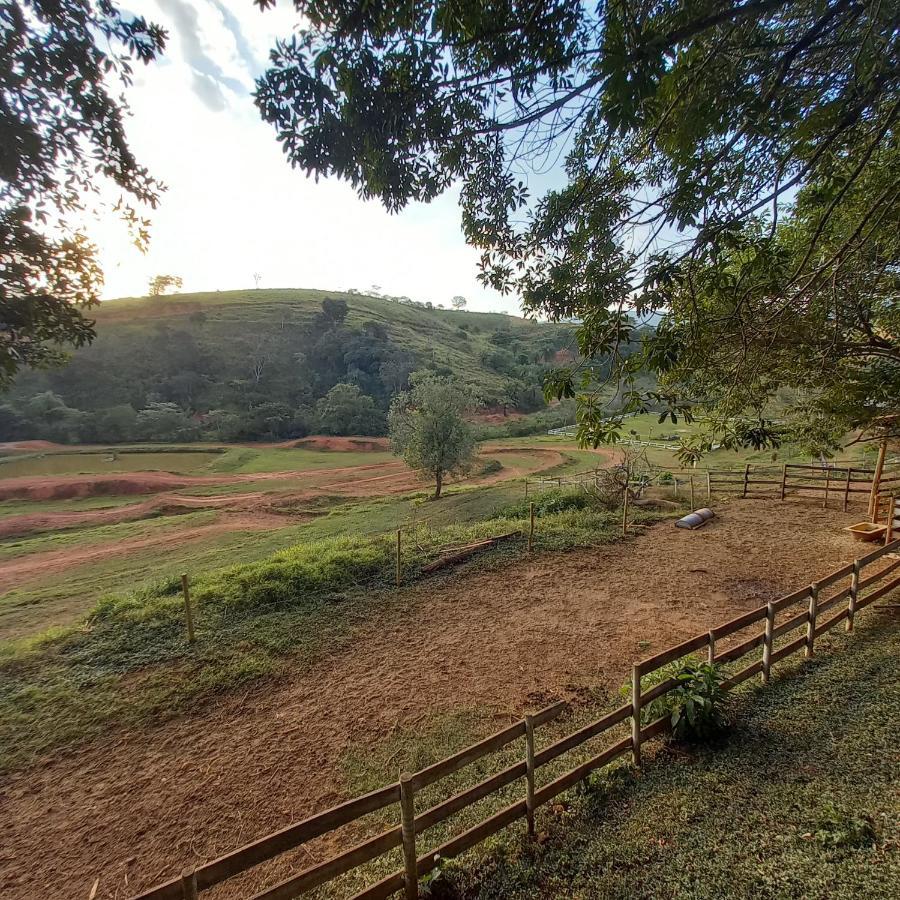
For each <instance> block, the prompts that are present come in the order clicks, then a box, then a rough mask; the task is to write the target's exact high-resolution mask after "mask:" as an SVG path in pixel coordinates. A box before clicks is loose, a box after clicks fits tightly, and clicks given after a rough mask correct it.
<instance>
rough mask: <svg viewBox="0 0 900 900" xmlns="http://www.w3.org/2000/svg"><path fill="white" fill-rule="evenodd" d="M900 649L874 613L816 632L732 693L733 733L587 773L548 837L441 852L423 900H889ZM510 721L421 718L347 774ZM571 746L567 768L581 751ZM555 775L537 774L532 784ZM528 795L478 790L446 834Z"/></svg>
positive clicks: (365, 776)
mask: <svg viewBox="0 0 900 900" xmlns="http://www.w3.org/2000/svg"><path fill="white" fill-rule="evenodd" d="M898 659H900V626H898V623H897V621H896V619H895V618H890V617H889V616H886V615H880V614H878V613H877V612H874V613H867V614H865V615H864V616H863V617H862V619H861V621H860V624H859V626H858V627H857V630H856V632H855V633H854V634H853V635H845V634H844V633H842V632H832V633H831V634H830V635H829V636H828V637H826V638H824V639H821V640H820V643H819V644H818V646H817V656H816V658H815V659H814V660H812V661H809V662H803V661H801V660H799V659H798V658H795V661H794V662H787V661H786V662H785V663H782V664H779V666H778V667H777V673H776V675H775V677H774V678H773V681H772V683H771V685H770V686H769V687H766V688H762V687H756V686H752V685H751V686H748V687H745V688H743V689H741V690H739V691H738V692H737V693H736V695H735V696H734V697H733V698H732V699H731V700H730V702H729V705H730V709H729V712H730V715H731V717H732V720H733V726H732V729H731V731H730V733H729V734H728V735H727V737H726V738H725V739H724V740H722V741H719V742H717V743H715V744H712V745H707V746H704V747H700V748H694V749H692V750H689V751H685V750H683V749H678V750H671V751H669V750H666V749H664V748H662V747H660V749H659V750H658V752H656V753H655V754H651V755H650V756H649V758H648V759H647V760H646V761H645V768H644V770H643V771H642V772H641V773H640V774H636V773H634V772H633V770H631V768H630V766H629V765H628V763H627V761H626V760H622V761H619V762H617V763H615V764H613V765H612V766H610V767H607V768H606V769H605V770H603V771H602V772H599V773H595V774H594V775H592V776H591V777H590V779H589V780H588V781H587V782H586V783H583V784H582V785H581V787H580V788H576V789H573V790H571V791H569V792H568V794H566V795H563V796H562V797H561V798H560V799H559V801H558V802H556V803H554V804H553V805H551V806H550V807H546V808H544V809H542V810H540V811H539V812H538V818H537V830H538V832H539V834H540V840H539V841H537V842H534V843H529V842H527V841H526V840H525V839H524V837H523V826H522V825H517V826H512V827H510V828H507V829H506V830H505V831H504V832H502V833H501V834H500V835H498V836H497V837H495V838H493V839H490V840H489V841H488V842H487V843H486V844H483V845H481V846H480V847H478V848H476V849H475V850H473V851H470V852H469V853H468V854H466V855H464V856H463V857H461V858H460V859H458V860H453V861H448V862H447V863H446V864H445V866H444V867H443V871H442V872H441V874H440V877H439V878H438V879H436V880H435V882H434V883H433V886H432V887H433V893H431V894H426V896H434V897H446V898H457V900H475V898H484V900H487V898H495V897H504V898H509V900H526V898H527V900H532V898H547V900H550V898H558V897H573V898H622V900H626V898H633V897H641V898H660V900H662V898H671V897H689V898H697V900H705V898H710V900H713V898H720V897H734V898H748V900H749V898H759V897H763V898H791V897H803V898H838V900H855V898H858V897H884V898H887V897H894V896H897V894H898V893H900V854H898V850H897V848H898V841H900V791H898V789H897V788H898V785H897V782H898V776H900V759H898V756H897V746H896V723H897V722H898V721H900V679H898V675H900V665H898ZM595 707H596V701H595V700H591V701H590V702H588V703H587V704H585V706H584V708H581V709H576V711H575V720H574V721H567V722H565V723H561V724H560V725H559V726H555V727H551V728H550V729H548V730H547V733H546V735H543V736H542V737H541V741H540V742H539V746H540V745H543V744H544V743H546V742H549V741H551V740H553V739H554V738H555V737H556V736H557V735H558V731H559V729H564V730H565V731H566V732H570V731H572V730H574V728H575V727H576V726H577V725H578V724H579V723H580V722H581V721H582V720H584V718H585V715H586V713H587V712H589V711H593V710H594V708H595ZM501 724H502V723H498V722H497V721H496V720H495V721H493V722H491V720H490V719H488V718H486V717H485V716H484V715H483V714H481V713H480V711H471V710H470V711H461V712H458V713H455V714H452V715H450V716H447V717H444V718H443V719H441V720H436V721H428V722H426V723H424V724H423V725H422V726H420V728H419V729H418V730H417V731H416V732H400V733H399V734H397V735H395V736H394V737H392V738H391V739H390V741H388V742H387V743H385V744H384V745H383V746H379V747H370V748H368V749H367V751H366V753H365V754H353V755H351V756H349V757H348V758H347V760H346V764H345V774H346V777H347V780H348V784H350V785H352V786H353V788H354V789H358V788H359V789H369V788H372V787H375V786H377V785H379V784H383V783H386V782H388V781H391V780H393V779H394V778H395V777H396V773H397V771H399V770H400V769H407V768H411V769H412V770H414V769H416V768H419V767H420V766H421V765H427V764H428V763H430V762H433V761H434V760H435V759H439V758H441V757H442V756H445V755H447V753H449V752H452V751H454V750H456V749H459V748H460V747H462V746H465V745H466V743H469V742H471V741H472V740H475V739H477V738H478V737H481V736H482V735H483V734H485V733H488V732H489V731H493V730H496V729H497V728H498V727H500V725H501ZM613 740H614V738H613V737H609V736H605V737H604V738H603V739H602V741H603V744H607V743H612V741H613ZM598 749H599V747H595V748H594V750H593V752H597V750H598ZM520 751H521V748H520V747H518V746H517V747H516V752H514V753H510V754H507V755H502V754H501V755H499V756H498V758H496V759H495V760H494V761H493V762H492V763H490V764H488V765H485V766H480V767H479V766H476V767H473V769H477V770H478V771H473V772H471V773H470V775H468V776H466V777H462V776H461V775H458V776H456V777H455V780H454V781H453V784H449V783H448V784H447V785H446V786H445V789H444V790H443V791H442V792H441V793H440V795H437V794H436V795H435V796H433V797H432V796H430V797H429V798H427V799H425V798H423V808H425V806H427V805H430V804H431V803H433V802H436V801H437V800H439V799H443V797H444V796H446V795H448V794H450V793H453V792H455V791H458V790H460V789H462V788H463V787H465V786H468V785H470V784H472V783H474V782H475V781H478V780H480V779H482V778H484V777H487V775H489V774H491V773H492V772H494V771H497V770H499V769H500V768H502V767H503V766H505V765H509V764H510V763H512V762H514V761H516V760H517V759H518V758H520ZM517 753H518V755H517ZM499 757H502V758H499ZM565 759H566V763H565V765H566V767H567V768H568V767H571V766H572V765H573V764H575V763H576V762H578V761H580V760H579V759H578V758H577V757H576V756H574V755H567V756H566V757H565ZM554 774H555V773H554V772H548V773H545V772H544V771H543V770H542V772H541V776H540V778H539V784H541V783H544V782H545V781H546V780H549V779H550V778H551V777H553V775H554ZM521 790H522V788H521V782H519V783H518V784H517V785H512V786H510V788H508V789H506V793H505V794H503V795H502V796H499V797H496V798H494V800H493V802H487V801H482V803H481V805H480V808H479V810H478V815H476V816H473V815H471V814H470V811H468V810H467V811H465V812H464V813H461V814H460V815H459V816H458V817H457V821H456V823H455V827H454V830H453V833H459V832H460V831H461V830H463V829H464V828H465V827H470V826H471V825H472V824H474V823H475V822H477V821H478V819H479V818H484V817H485V816H486V815H488V814H490V812H492V811H495V810H496V809H497V808H499V807H500V806H502V805H505V804H506V803H509V802H512V801H513V800H515V799H518V797H519V796H520V795H521ZM387 821H388V820H387V819H385V822H387ZM382 824H383V823H382ZM429 835H431V832H429ZM446 836H447V833H446V832H441V834H440V835H436V836H435V837H434V838H433V839H432V838H430V837H429V838H425V840H424V841H423V843H424V844H426V845H427V846H432V845H433V840H438V839H441V840H442V839H445V838H446ZM398 866H399V860H398V859H397V858H391V859H388V860H384V861H380V862H378V863H376V864H374V865H372V866H370V867H369V868H368V869H366V870H363V871H360V872H359V873H357V875H355V876H350V877H349V878H347V879H345V880H344V881H343V882H342V884H341V885H340V886H339V887H338V888H337V889H331V890H329V891H328V892H324V891H323V893H322V894H321V896H329V897H334V896H345V895H349V894H350V893H352V891H353V890H357V889H359V887H360V886H361V885H362V884H363V883H364V881H365V880H368V881H370V882H371V880H374V878H377V877H381V876H382V875H384V874H387V872H389V871H393V870H394V869H396V868H398Z"/></svg>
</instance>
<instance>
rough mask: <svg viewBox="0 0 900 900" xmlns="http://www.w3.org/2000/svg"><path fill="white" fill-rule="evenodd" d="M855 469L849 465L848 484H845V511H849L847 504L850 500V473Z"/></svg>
mask: <svg viewBox="0 0 900 900" xmlns="http://www.w3.org/2000/svg"><path fill="white" fill-rule="evenodd" d="M852 471H853V469H852V468H850V466H847V484H846V485H845V486H844V512H847V504H848V503H849V502H850V473H851V472H852Z"/></svg>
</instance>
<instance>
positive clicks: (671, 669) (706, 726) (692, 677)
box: [621, 657, 728, 743]
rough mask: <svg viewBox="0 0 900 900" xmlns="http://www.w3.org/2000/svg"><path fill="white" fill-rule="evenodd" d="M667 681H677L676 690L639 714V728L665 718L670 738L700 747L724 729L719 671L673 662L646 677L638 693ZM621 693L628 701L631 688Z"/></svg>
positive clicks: (693, 661) (692, 662)
mask: <svg viewBox="0 0 900 900" xmlns="http://www.w3.org/2000/svg"><path fill="white" fill-rule="evenodd" d="M669 678H675V679H677V680H678V682H679V683H678V686H677V687H674V688H672V690H671V691H668V692H667V693H665V694H663V695H662V696H661V697H657V698H656V699H655V700H654V701H653V702H652V703H648V704H647V705H646V706H645V707H644V708H643V709H642V710H641V722H642V724H644V725H648V724H650V723H651V722H654V721H656V719H659V718H660V717H661V716H665V715H668V716H670V717H671V721H672V736H673V738H674V739H675V740H677V741H683V742H685V743H701V742H703V741H708V740H710V739H711V738H713V737H715V736H716V735H718V734H721V732H722V731H724V729H725V728H726V727H727V726H728V718H727V716H726V715H725V712H724V710H723V709H722V703H723V701H724V699H725V694H724V692H723V691H722V686H721V685H722V681H723V676H722V673H721V672H720V670H719V667H718V666H715V665H713V666H711V665H709V663H702V662H699V661H697V660H696V659H695V658H690V657H689V658H687V659H682V660H676V661H675V662H673V663H669V665H667V666H662V667H661V668H659V669H657V670H656V671H655V672H651V673H650V674H649V675H647V676H646V677H645V678H644V679H643V681H642V690H644V691H646V690H649V689H650V688H652V687H655V686H656V685H657V684H660V683H661V682H663V681H667V680H668V679H669ZM621 693H622V695H623V696H629V697H630V696H631V685H630V684H626V685H623V686H622V690H621Z"/></svg>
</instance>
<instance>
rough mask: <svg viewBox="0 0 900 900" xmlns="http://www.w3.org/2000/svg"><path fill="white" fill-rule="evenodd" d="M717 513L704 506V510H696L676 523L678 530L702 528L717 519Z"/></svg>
mask: <svg viewBox="0 0 900 900" xmlns="http://www.w3.org/2000/svg"><path fill="white" fill-rule="evenodd" d="M715 515H716V514H715V513H714V512H713V511H712V510H711V509H709V508H708V507H706V506H704V507H703V509H696V510H694V512H692V513H688V514H687V515H686V516H682V518H680V519H679V520H678V521H677V522H676V523H675V527H676V528H691V529H694V528H702V527H703V526H704V525H705V524H706V523H707V522H708V521H709V520H710V519H713V518H715Z"/></svg>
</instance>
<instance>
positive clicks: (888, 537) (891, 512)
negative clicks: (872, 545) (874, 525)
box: [884, 494, 897, 546]
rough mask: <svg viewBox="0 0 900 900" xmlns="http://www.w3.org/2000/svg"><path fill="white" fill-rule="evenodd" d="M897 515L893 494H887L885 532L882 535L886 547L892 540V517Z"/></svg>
mask: <svg viewBox="0 0 900 900" xmlns="http://www.w3.org/2000/svg"><path fill="white" fill-rule="evenodd" d="M895 515H897V499H896V496H895V495H894V494H888V512H887V521H886V523H885V524H886V525H887V531H885V533H884V543H885V546H887V545H888V544H889V543H890V542H891V541H892V540H893V539H894V516H895Z"/></svg>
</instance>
